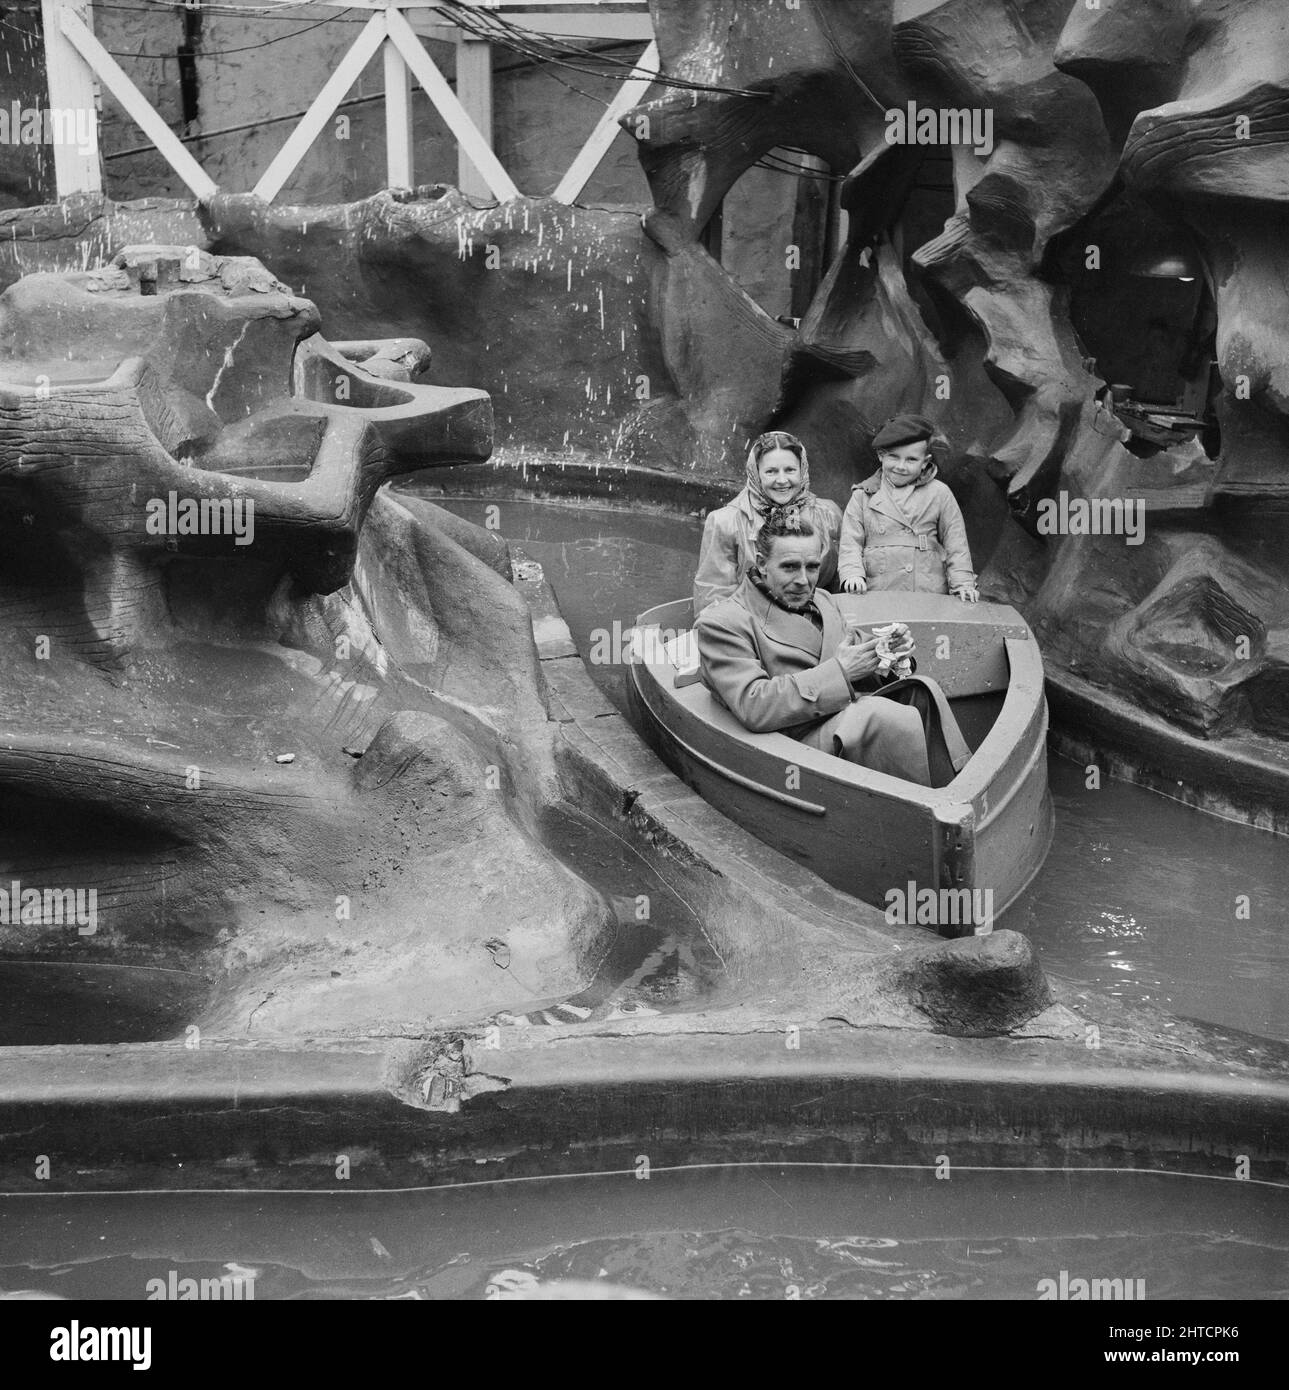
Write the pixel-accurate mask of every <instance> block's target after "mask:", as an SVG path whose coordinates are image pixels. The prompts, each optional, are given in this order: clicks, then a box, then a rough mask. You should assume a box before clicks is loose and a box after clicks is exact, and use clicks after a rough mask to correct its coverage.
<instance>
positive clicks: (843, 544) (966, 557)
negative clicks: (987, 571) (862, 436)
mask: <svg viewBox="0 0 1289 1390" xmlns="http://www.w3.org/2000/svg"><path fill="white" fill-rule="evenodd" d="M934 437H935V426H934V425H933V424H932V423H931V421H930V420H927V419H924V418H923V417H922V416H921V415H895V416H893V417H892V418H891V419H889V420H888V421H887V422H886V423H885V424H884V425H883V426H882V427H881V429H880V430H878V432H877V434H876V435H874V437H873V449H874V451H875V452H876V454H877V458H878V462H879V463H880V464H881V467H880V468H879V469H878V471H877V472H876V473H874V474H873V475H872V477H870V478H866V479H865V480H864V481H863V482H862V483H859V484H857V485H856V486H855V488H854V490H853V491H852V492H851V496H850V501H849V502H848V503H847V504H846V511H845V513H844V515H843V516H842V521H841V540H840V546H839V550H840V554H839V558H838V562H837V571H838V576H839V578H840V580H841V588H842V590H843V591H844V592H846V593H848V594H856V593H858V594H862V593H864V591H865V590H867V589H903V590H909V591H913V592H916V593H922V594H954V595H956V596H957V597H958V598H960V599H962V600H963V601H964V602H966V603H975V602H976V601H977V600H978V599H979V598H980V592H979V590H978V589H977V588H976V575H975V571H974V570H973V569H972V567H971V551H970V549H969V548H968V546H967V528H966V527H965V526H964V525H963V523H962V512H961V510H960V509H959V507H958V503H957V501H956V500H955V498H954V495H953V493H952V492H950V491H949V489H948V487H946V486H945V484H944V483H942V482H940V481H939V480H938V479H937V478H936V476H935V475H936V471H937V470H936V464H935V460H934V458H933V457H932V448H931V441H932V439H933V438H934Z"/></svg>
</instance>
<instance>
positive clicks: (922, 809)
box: [628, 591, 1053, 936]
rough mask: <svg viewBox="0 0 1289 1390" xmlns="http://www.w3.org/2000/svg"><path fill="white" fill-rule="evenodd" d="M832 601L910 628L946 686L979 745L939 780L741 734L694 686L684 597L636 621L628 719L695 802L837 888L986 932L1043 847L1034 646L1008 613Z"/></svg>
mask: <svg viewBox="0 0 1289 1390" xmlns="http://www.w3.org/2000/svg"><path fill="white" fill-rule="evenodd" d="M836 598H837V602H838V605H839V606H840V607H841V609H842V610H843V613H844V614H845V617H846V619H847V622H848V623H851V624H854V625H862V626H864V627H871V626H873V625H875V624H880V623H889V622H897V621H898V622H904V623H907V624H908V626H909V628H910V630H911V631H912V634H913V640H914V642H915V643H916V655H917V661H918V672H919V674H920V675H924V676H931V677H932V678H933V679H935V680H936V681H937V682H938V683H939V684H940V686H941V688H942V689H943V690H944V692H945V694H946V695H947V696H948V697H949V701H950V704H951V706H952V708H953V711H954V714H955V715H956V717H957V720H958V723H959V725H960V727H961V728H962V732H963V734H964V735H965V737H966V739H967V743H968V745H969V746H970V748H971V750H972V755H971V758H970V759H969V760H968V762H967V763H966V765H965V766H964V767H963V769H962V770H961V771H960V772H959V773H958V774H957V776H956V777H954V779H953V781H952V782H950V783H949V784H948V785H947V786H944V787H922V786H918V785H917V784H915V783H912V782H906V781H903V780H902V779H900V778H897V777H891V776H888V775H887V774H885V773H881V772H875V771H873V770H871V769H869V768H865V767H860V766H858V765H857V764H855V763H850V762H847V761H845V760H844V759H842V758H836V757H833V756H832V755H830V754H828V753H823V752H820V751H818V750H816V749H814V748H810V747H808V746H806V745H805V744H802V743H799V742H797V741H796V740H794V739H791V738H788V737H787V736H786V735H785V734H779V733H768V734H766V733H760V734H758V733H752V732H750V731H749V730H747V729H745V728H744V727H743V726H742V725H741V724H740V723H739V722H738V720H737V719H735V718H734V716H733V715H732V714H731V713H730V712H729V711H728V710H727V709H726V708H725V707H724V706H723V705H721V704H720V703H719V702H718V701H717V700H716V699H715V697H714V696H713V695H712V694H711V692H710V691H709V690H708V689H707V687H706V686H705V685H704V684H703V683H702V677H701V673H700V671H699V669H698V653H697V648H696V642H695V638H694V634H693V631H692V613H693V610H692V605H691V603H690V601H689V600H688V599H682V600H678V601H677V602H675V603H667V604H662V605H660V606H658V607H656V608H651V609H649V610H648V611H647V612H645V613H642V614H641V615H640V617H639V618H638V619H637V621H636V627H635V631H634V637H633V643H632V656H631V660H630V664H629V665H628V686H629V695H630V699H631V703H632V706H633V708H634V710H635V712H636V716H637V719H638V721H639V723H640V725H641V727H642V729H643V731H644V732H645V734H646V736H647V737H648V738H649V740H650V742H651V743H652V744H653V746H654V747H655V748H656V749H657V750H658V752H659V754H660V755H661V756H662V758H663V759H664V761H665V762H667V764H668V765H669V766H670V767H671V768H672V769H673V770H674V771H675V772H676V773H677V774H678V775H679V776H680V777H681V778H682V779H683V780H684V781H685V782H687V783H688V784H689V785H690V786H691V787H693V788H694V790H695V791H697V792H698V793H699V794H700V795H701V796H702V797H704V798H705V799H706V800H707V801H709V802H710V803H711V804H712V805H713V806H715V807H716V808H717V809H718V810H720V811H722V812H724V813H725V814H726V815H727V816H729V818H730V819H731V820H733V821H735V822H737V823H738V824H739V825H741V826H743V827H744V828H745V829H746V830H748V831H750V832H751V833H752V834H753V835H756V836H757V837H758V838H759V839H761V840H764V841H765V842H766V843H767V844H768V845H771V846H772V847H773V848H775V849H777V850H778V851H780V853H783V854H786V855H788V856H789V857H790V858H792V859H794V860H796V861H797V862H798V863H800V864H803V865H805V866H806V867H807V868H810V869H812V870H814V871H815V872H816V873H817V874H819V876H820V877H821V878H823V879H825V880H826V881H827V882H828V883H831V884H832V885H833V886H834V887H836V888H839V889H841V890H842V891H843V892H846V893H850V894H851V895H853V896H854V897H856V898H860V899H862V900H863V901H864V902H867V903H871V904H873V905H874V906H876V907H880V908H882V909H884V910H885V911H887V913H888V915H889V916H890V918H891V920H893V921H907V922H920V923H922V924H924V925H928V926H933V927H935V928H936V929H937V930H938V931H939V932H940V934H941V935H943V936H965V935H971V934H973V933H977V934H979V933H983V932H986V931H989V930H992V926H993V922H994V920H995V918H997V917H998V916H999V915H1001V914H1002V913H1003V912H1005V911H1006V909H1007V908H1008V907H1009V906H1010V905H1011V903H1012V902H1014V901H1015V899H1016V897H1017V896H1018V895H1019V894H1020V893H1021V892H1022V891H1023V890H1024V888H1025V886H1026V885H1027V884H1028V883H1029V881H1030V879H1031V878H1033V876H1034V874H1035V873H1037V872H1038V869H1039V868H1040V867H1041V865H1042V863H1043V860H1044V859H1045V858H1046V856H1047V851H1048V848H1049V846H1050V845H1051V839H1052V824H1053V817H1052V800H1051V796H1050V794H1049V792H1048V787H1047V702H1046V699H1045V697H1044V693H1043V662H1042V657H1041V655H1040V653H1039V650H1038V644H1037V642H1036V641H1035V640H1034V636H1033V634H1032V633H1031V632H1030V630H1029V628H1028V627H1027V626H1026V624H1025V621H1024V619H1023V618H1022V617H1021V616H1020V614H1019V613H1017V612H1016V610H1015V609H1014V608H1010V607H1007V606H1006V605H1003V604H991V603H980V604H965V603H962V602H961V601H959V600H958V599H955V598H949V597H945V596H943V595H938V594H913V593H900V592H898V591H892V592H882V593H873V594H839V595H837V596H836ZM928 890H930V891H929V892H928Z"/></svg>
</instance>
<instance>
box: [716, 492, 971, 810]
mask: <svg viewBox="0 0 1289 1390" xmlns="http://www.w3.org/2000/svg"><path fill="white" fill-rule="evenodd" d="M822 556H823V545H822V542H821V538H820V537H819V535H818V534H817V532H816V531H815V529H814V528H813V526H812V525H811V523H810V521H809V520H808V519H807V518H804V517H802V516H800V515H799V514H794V513H793V512H791V511H790V510H785V511H782V512H776V513H773V514H771V516H770V517H769V518H768V519H767V521H766V522H765V524H764V525H763V526H762V527H761V529H760V531H759V532H758V533H757V540H756V564H755V566H754V567H753V568H752V570H751V571H750V572H749V573H748V575H747V576H746V578H745V579H744V580H743V581H742V583H741V584H740V585H739V587H738V588H737V589H736V590H735V591H734V592H733V593H732V594H731V595H730V596H729V597H728V598H724V599H721V600H719V601H718V602H716V603H714V604H712V605H711V606H710V607H709V608H706V609H704V610H703V612H702V614H701V615H700V616H699V618H698V621H697V622H696V623H695V625H694V630H695V633H696V636H697V641H698V654H699V658H700V661H701V663H702V672H703V681H704V683H705V684H706V685H707V688H708V689H709V690H710V691H711V692H712V693H713V694H714V695H715V696H716V698H717V699H718V700H719V701H720V702H721V703H722V704H723V705H725V706H726V707H727V708H728V709H729V710H730V712H731V713H732V714H733V715H734V717H735V718H736V719H738V721H739V722H740V723H741V724H743V725H744V726H745V727H746V728H748V729H750V730H752V731H753V732H754V733H768V732H770V731H777V732H779V733H783V734H787V735H788V736H789V737H790V738H795V739H799V740H800V741H801V742H802V743H805V744H807V745H808V746H810V747H811V748H819V749H822V750H823V751H824V752H826V753H832V754H834V755H836V756H837V757H841V758H846V759H848V760H849V761H850V762H853V763H859V764H861V765H862V766H864V767H869V768H872V769H874V770H875V771H877V772H885V773H889V774H890V775H891V776H893V777H902V778H904V779H905V780H906V781H909V782H916V783H918V784H919V785H921V786H924V787H929V786H937V787H938V786H944V785H946V784H947V783H948V782H950V781H952V779H953V777H954V775H955V774H956V772H957V771H958V770H959V769H960V768H962V767H963V766H964V765H965V763H966V761H967V759H968V757H970V750H969V749H968V748H967V744H966V741H965V740H964V739H963V737H962V733H961V732H960V730H959V729H958V725H957V721H956V720H955V719H954V717H953V713H952V711H951V710H950V709H949V703H948V701H947V699H946V698H945V696H944V692H943V691H942V690H941V689H940V687H939V686H938V685H937V684H936V682H935V681H933V680H930V679H928V678H926V677H921V676H909V677H904V678H900V677H898V676H895V675H894V674H888V675H883V674H881V672H880V668H881V667H882V665H883V660H882V654H881V653H880V652H879V650H878V647H879V642H878V639H877V638H876V637H872V636H869V637H865V638H863V639H862V640H861V637H860V634H857V633H854V632H850V631H848V630H847V626H846V619H845V617H844V616H843V615H842V612H841V610H840V609H839V608H838V606H837V600H836V599H835V598H834V597H833V596H832V595H831V594H829V593H827V592H826V591H825V590H823V589H820V588H818V587H817V585H818V581H819V571H820V566H821V564H822ZM912 650H913V643H912V639H911V638H909V637H908V636H907V635H906V636H905V639H904V643H903V644H902V646H901V647H900V648H899V649H896V650H893V651H892V652H891V655H893V656H895V657H896V658H899V657H902V656H905V655H909V654H911V653H912Z"/></svg>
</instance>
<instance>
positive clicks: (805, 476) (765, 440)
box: [734, 430, 815, 535]
mask: <svg viewBox="0 0 1289 1390" xmlns="http://www.w3.org/2000/svg"><path fill="white" fill-rule="evenodd" d="M771 449H787V450H788V452H789V453H792V454H796V456H797V459H798V461H799V462H800V464H801V487H800V488H799V489H798V491H797V495H796V496H795V497H794V498H793V499H792V500H791V501H790V502H776V501H774V500H773V498H771V497H770V496H769V495H768V494H767V493H766V491H765V489H764V488H763V487H762V486H761V456H762V455H763V454H768V453H769V452H770V450H771ZM744 471H745V474H746V477H747V486H746V487H744V489H743V491H742V492H740V493H739V495H738V496H737V497H736V498H735V499H734V505H735V506H737V507H739V508H740V509H741V510H742V511H743V512H744V514H745V515H746V516H747V517H748V519H749V520H750V521H751V522H752V531H753V534H754V535H755V533H756V532H757V531H759V530H760V529H761V526H762V525H763V523H764V522H765V519H766V517H768V516H769V515H770V513H771V512H772V511H776V510H778V511H789V510H791V509H793V508H796V509H799V510H804V509H805V508H807V507H810V506H812V505H813V504H814V501H815V495H814V493H813V492H811V491H810V464H809V462H808V460H807V458H806V446H805V445H804V444H803V443H802V442H801V441H800V440H799V439H798V438H797V437H796V435H795V434H788V433H787V432H786V431H784V430H771V431H770V432H769V433H768V434H763V435H761V436H759V437H758V438H757V439H754V440H753V441H752V447H751V448H750V449H749V450H748V454H747V464H746V466H745V469H744Z"/></svg>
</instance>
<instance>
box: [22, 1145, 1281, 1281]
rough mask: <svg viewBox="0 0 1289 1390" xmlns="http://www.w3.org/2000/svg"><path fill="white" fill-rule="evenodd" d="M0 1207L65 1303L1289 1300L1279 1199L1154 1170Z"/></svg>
mask: <svg viewBox="0 0 1289 1390" xmlns="http://www.w3.org/2000/svg"><path fill="white" fill-rule="evenodd" d="M0 1202H2V1203H3V1205H2V1207H0V1210H2V1211H3V1215H4V1219H5V1235H6V1239H5V1252H6V1253H5V1255H4V1256H3V1264H0V1290H8V1291H14V1290H18V1289H35V1290H40V1291H42V1292H44V1293H47V1294H50V1293H52V1294H58V1295H62V1296H64V1297H68V1298H95V1299H121V1300H132V1301H138V1300H144V1299H147V1298H149V1296H152V1297H176V1296H182V1295H183V1294H184V1292H185V1290H187V1292H188V1297H189V1298H195V1297H200V1295H201V1286H200V1284H199V1283H193V1284H190V1285H185V1284H184V1283H183V1282H182V1281H185V1280H193V1281H200V1280H202V1279H206V1280H217V1279H220V1278H221V1277H223V1278H226V1279H228V1280H229V1282H228V1283H227V1284H226V1285H225V1286H224V1288H226V1289H227V1290H228V1293H227V1294H225V1296H233V1294H240V1296H241V1297H242V1298H246V1297H247V1295H248V1293H249V1295H250V1296H252V1297H253V1298H254V1299H256V1300H265V1299H398V1298H406V1299H456V1300H462V1299H467V1300H468V1299H480V1298H497V1297H507V1296H513V1291H515V1290H521V1289H524V1288H531V1287H532V1286H533V1285H534V1284H544V1283H547V1282H549V1281H552V1280H567V1279H573V1280H605V1281H608V1282H610V1283H612V1284H615V1285H618V1286H624V1287H628V1288H633V1289H638V1290H645V1291H647V1292H650V1293H653V1294H656V1295H661V1296H663V1297H666V1298H678V1299H713V1300H714V1299H740V1298H744V1299H775V1300H778V1299H797V1300H800V1299H807V1300H820V1299H921V1300H958V1299H1017V1300H1037V1299H1038V1298H1039V1296H1040V1293H1043V1292H1047V1293H1053V1292H1055V1293H1056V1295H1057V1296H1058V1297H1059V1290H1060V1288H1061V1276H1062V1271H1064V1273H1065V1276H1066V1285H1065V1287H1066V1288H1067V1290H1068V1289H1069V1288H1071V1287H1074V1286H1073V1284H1072V1281H1074V1280H1078V1279H1086V1280H1093V1279H1097V1280H1113V1281H1118V1284H1117V1288H1118V1289H1119V1290H1120V1291H1123V1290H1125V1289H1128V1288H1131V1290H1132V1293H1133V1294H1134V1295H1139V1294H1140V1295H1144V1297H1145V1298H1146V1299H1147V1300H1151V1301H1154V1300H1160V1299H1172V1298H1197V1297H1198V1298H1210V1299H1231V1298H1241V1299H1248V1298H1268V1299H1270V1298H1284V1297H1286V1296H1287V1295H1289V1221H1287V1220H1286V1218H1287V1217H1289V1191H1285V1190H1283V1189H1275V1188H1269V1187H1264V1186H1259V1185H1256V1184H1252V1183H1236V1182H1219V1181H1215V1180H1206V1179H1198V1178H1189V1177H1166V1176H1160V1175H1154V1174H1140V1173H1115V1172H1088V1171H1084V1172H1061V1173H1047V1172H1025V1171H1020V1172H1017V1171H1000V1170H993V1171H987V1172H973V1171H969V1170H966V1169H962V1170H958V1171H955V1173H954V1175H953V1180H952V1181H951V1182H942V1181H939V1180H937V1179H936V1177H935V1175H934V1171H933V1170H931V1169H929V1168H923V1169H915V1170H909V1169H904V1170H898V1169H897V1170H892V1169H880V1168H848V1167H832V1168H828V1167H822V1166H814V1165H797V1166H790V1167H782V1166H777V1165H772V1164H766V1165H755V1166H750V1167H743V1166H737V1165H728V1166H720V1165H716V1166H711V1167H708V1168H706V1169H698V1170H694V1169H686V1170H680V1171H674V1170H666V1169H655V1170H654V1171H653V1172H652V1173H651V1175H650V1177H649V1179H648V1181H639V1180H637V1178H636V1176H635V1173H634V1172H633V1171H631V1170H628V1171H627V1172H625V1173H619V1174H616V1175H614V1176H605V1177H576V1178H569V1179H563V1180H536V1181H532V1182H505V1181H503V1182H499V1183H485V1184H481V1185H466V1186H462V1187H455V1188H451V1189H438V1190H432V1191H418V1192H409V1193H356V1192H355V1193H348V1192H347V1193H332V1194H325V1193H320V1194H309V1195H294V1194H271V1195H270V1194H255V1193H238V1194H227V1193H206V1194H175V1195H173V1196H149V1197H147V1198H135V1197H130V1196H120V1195H93V1196H84V1197H64V1196H57V1195H53V1196H49V1197H30V1198H15V1197H8V1198H2V1199H0ZM1045 1280H1050V1281H1052V1285H1051V1286H1047V1285H1045V1284H1044V1281H1045ZM1138 1281H1141V1282H1140V1283H1138ZM212 1287H213V1286H208V1292H207V1294H206V1296H207V1297H210V1296H211V1295H210V1292H209V1290H210V1289H211V1288H212ZM1106 1287H1107V1290H1108V1296H1113V1290H1114V1288H1115V1287H1116V1286H1115V1285H1108V1286H1106Z"/></svg>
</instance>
